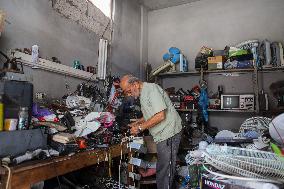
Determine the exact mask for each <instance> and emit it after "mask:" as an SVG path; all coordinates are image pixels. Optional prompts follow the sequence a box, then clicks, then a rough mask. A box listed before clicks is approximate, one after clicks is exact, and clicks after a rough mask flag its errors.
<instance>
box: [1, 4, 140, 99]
mask: <svg viewBox="0 0 284 189" xmlns="http://www.w3.org/2000/svg"><path fill="white" fill-rule="evenodd" d="M51 3H52V2H51V1H50V0H21V1H17V0H1V1H0V8H1V9H3V10H4V11H5V12H6V13H7V21H8V22H9V24H7V23H6V24H5V30H4V32H3V33H2V36H1V38H0V50H2V51H7V50H9V49H13V48H25V47H28V48H30V47H31V46H32V45H33V44H38V45H39V46H40V54H41V56H42V58H51V57H53V56H55V57H58V58H59V59H60V60H61V62H62V63H63V64H66V65H69V66H72V65H73V60H75V59H79V60H80V61H81V63H82V64H83V65H85V66H88V65H92V66H96V64H97V59H98V44H99V37H98V36H97V35H96V34H95V33H93V32H90V31H89V30H87V29H85V28H84V27H82V26H81V25H79V24H77V23H75V22H74V21H72V20H71V19H67V18H65V17H63V16H61V15H60V14H59V13H58V12H56V11H55V10H54V9H53V8H52V4H51ZM116 5H117V6H116V14H115V23H114V24H115V26H114V31H115V33H114V42H113V48H112V56H113V58H112V59H111V60H112V62H113V64H112V65H113V68H114V69H113V72H112V73H113V75H117V74H121V73H134V74H135V75H138V74H139V40H140V5H138V3H137V2H136V1H132V0H117V3H116ZM25 73H26V75H27V78H28V79H29V80H30V81H31V82H32V83H33V84H34V89H35V92H45V93H47V95H48V96H49V97H52V98H60V97H61V96H63V95H64V94H66V92H67V90H66V88H65V85H66V83H67V84H68V85H69V86H70V91H73V90H75V88H76V86H77V85H78V84H79V83H81V82H83V80H80V79H74V78H71V77H64V76H62V75H59V74H55V73H50V72H45V71H41V70H32V69H30V68H25Z"/></svg>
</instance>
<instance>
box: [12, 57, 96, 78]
mask: <svg viewBox="0 0 284 189" xmlns="http://www.w3.org/2000/svg"><path fill="white" fill-rule="evenodd" d="M11 56H13V57H16V58H21V62H22V63H23V65H25V66H29V67H32V68H37V69H41V70H45V71H49V72H53V73H58V74H62V75H65V76H70V77H75V78H79V79H84V80H92V81H94V80H96V74H92V73H89V72H86V71H83V70H78V69H75V68H72V67H71V66H66V65H64V64H59V63H55V62H52V61H50V60H46V59H42V58H40V59H39V62H38V64H34V63H33V62H32V56H31V55H29V54H25V53H22V52H19V51H15V53H14V55H13V54H12V53H11Z"/></svg>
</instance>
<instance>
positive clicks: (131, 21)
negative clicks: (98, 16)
mask: <svg viewBox="0 0 284 189" xmlns="http://www.w3.org/2000/svg"><path fill="white" fill-rule="evenodd" d="M115 7H116V8H115V18H114V31H113V44H112V54H111V67H112V68H111V70H112V73H113V74H116V75H123V74H129V73H131V74H133V75H136V76H139V73H140V67H139V64H140V61H139V58H140V35H141V32H140V27H141V25H140V23H141V16H140V15H141V14H140V5H139V4H138V3H137V1H133V0H116V1H115Z"/></svg>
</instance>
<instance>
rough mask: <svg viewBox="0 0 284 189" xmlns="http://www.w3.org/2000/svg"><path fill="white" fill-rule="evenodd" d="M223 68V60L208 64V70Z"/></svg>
mask: <svg viewBox="0 0 284 189" xmlns="http://www.w3.org/2000/svg"><path fill="white" fill-rule="evenodd" d="M222 69H223V62H217V63H209V64H208V70H222Z"/></svg>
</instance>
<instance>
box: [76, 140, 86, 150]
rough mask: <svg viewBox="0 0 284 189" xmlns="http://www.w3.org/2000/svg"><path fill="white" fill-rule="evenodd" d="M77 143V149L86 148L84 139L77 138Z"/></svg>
mask: <svg viewBox="0 0 284 189" xmlns="http://www.w3.org/2000/svg"><path fill="white" fill-rule="evenodd" d="M77 143H78V145H79V149H86V148H87V145H86V140H85V139H79V140H77Z"/></svg>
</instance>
